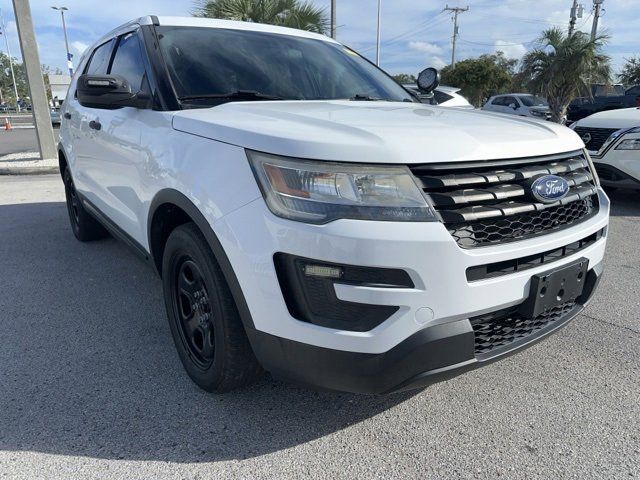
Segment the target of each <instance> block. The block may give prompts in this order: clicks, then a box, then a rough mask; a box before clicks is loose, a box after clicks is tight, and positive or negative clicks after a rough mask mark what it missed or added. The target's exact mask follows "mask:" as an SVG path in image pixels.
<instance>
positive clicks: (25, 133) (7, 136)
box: [0, 115, 60, 157]
mask: <svg viewBox="0 0 640 480" xmlns="http://www.w3.org/2000/svg"><path fill="white" fill-rule="evenodd" d="M0 120H2V115H0ZM59 131H60V128H59V127H55V128H54V129H53V133H54V135H55V137H56V138H58V132H59ZM37 151H38V137H37V136H36V129H35V128H14V129H13V130H5V129H4V123H0V157H2V156H4V155H9V154H12V153H22V152H37Z"/></svg>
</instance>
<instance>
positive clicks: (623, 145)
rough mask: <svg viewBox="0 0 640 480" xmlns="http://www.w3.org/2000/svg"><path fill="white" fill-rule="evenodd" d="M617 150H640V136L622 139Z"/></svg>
mask: <svg viewBox="0 0 640 480" xmlns="http://www.w3.org/2000/svg"><path fill="white" fill-rule="evenodd" d="M616 150H640V138H630V139H628V140H622V141H621V142H620V143H619V144H618V146H617V147H616Z"/></svg>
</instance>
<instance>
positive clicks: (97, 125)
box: [89, 120, 102, 130]
mask: <svg viewBox="0 0 640 480" xmlns="http://www.w3.org/2000/svg"><path fill="white" fill-rule="evenodd" d="M89 128H93V129H94V130H100V129H101V128H102V125H101V124H100V122H96V121H95V120H91V121H90V122H89Z"/></svg>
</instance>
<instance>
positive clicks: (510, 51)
mask: <svg viewBox="0 0 640 480" xmlns="http://www.w3.org/2000/svg"><path fill="white" fill-rule="evenodd" d="M495 50H496V52H497V51H501V52H503V53H504V55H505V56H506V57H507V58H515V59H516V60H520V59H521V58H522V57H523V55H524V54H525V53H527V49H526V47H525V46H524V45H523V44H521V43H510V42H505V41H504V40H496V42H495Z"/></svg>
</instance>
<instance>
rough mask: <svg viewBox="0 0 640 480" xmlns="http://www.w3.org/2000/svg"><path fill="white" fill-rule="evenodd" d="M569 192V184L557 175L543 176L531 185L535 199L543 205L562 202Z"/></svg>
mask: <svg viewBox="0 0 640 480" xmlns="http://www.w3.org/2000/svg"><path fill="white" fill-rule="evenodd" d="M568 192H569V183H568V182H567V181H566V180H565V179H564V178H562V177H559V176H557V175H543V176H541V177H538V178H536V179H535V180H534V181H533V183H532V184H531V193H532V195H533V197H534V198H535V199H536V200H538V201H540V202H543V203H551V202H555V201H558V200H560V199H561V198H563V197H564V196H565V195H566V194H567V193H568Z"/></svg>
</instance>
